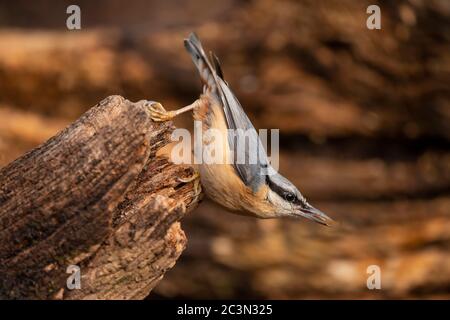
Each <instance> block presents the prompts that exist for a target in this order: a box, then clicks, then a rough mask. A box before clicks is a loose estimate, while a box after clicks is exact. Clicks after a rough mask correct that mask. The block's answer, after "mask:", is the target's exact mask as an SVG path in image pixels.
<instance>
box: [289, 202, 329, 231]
mask: <svg viewBox="0 0 450 320" xmlns="http://www.w3.org/2000/svg"><path fill="white" fill-rule="evenodd" d="M295 213H296V215H300V216H302V217H305V218H307V219H310V220H313V221H315V222H317V223H320V224H322V225H325V226H328V227H330V226H332V225H334V224H335V221H334V220H333V219H331V218H330V217H329V216H327V215H326V214H325V213H323V212H322V211H320V210H319V209H316V208H314V207H313V206H311V205H310V204H308V205H307V206H306V207H301V208H298V209H297V210H296V212H295Z"/></svg>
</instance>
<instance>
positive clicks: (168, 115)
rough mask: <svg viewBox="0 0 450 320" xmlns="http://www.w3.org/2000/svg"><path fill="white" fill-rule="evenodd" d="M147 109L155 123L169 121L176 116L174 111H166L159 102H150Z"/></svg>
mask: <svg viewBox="0 0 450 320" xmlns="http://www.w3.org/2000/svg"><path fill="white" fill-rule="evenodd" d="M148 109H149V111H150V118H152V120H153V121H156V122H164V121H169V120H171V119H173V118H174V117H175V116H176V113H175V112H174V111H167V110H166V109H164V107H163V106H162V105H161V103H159V102H150V103H149V104H148Z"/></svg>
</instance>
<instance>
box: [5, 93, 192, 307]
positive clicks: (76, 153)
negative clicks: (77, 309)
mask: <svg viewBox="0 0 450 320" xmlns="http://www.w3.org/2000/svg"><path fill="white" fill-rule="evenodd" d="M173 128H174V127H173V125H172V123H171V122H166V123H154V122H153V121H152V120H151V119H150V117H149V116H148V113H147V110H146V107H145V101H139V102H137V103H132V102H130V101H128V100H126V99H124V98H123V97H120V96H111V97H108V98H106V99H105V100H103V101H102V102H100V103H99V104H98V105H96V106H95V107H93V108H91V109H90V110H89V111H88V112H86V113H85V114H84V115H83V116H82V117H81V118H80V119H78V120H77V121H76V122H74V123H73V124H71V125H70V126H68V127H67V128H66V129H64V130H63V131H61V132H60V133H59V134H57V135H56V136H54V137H52V138H50V139H49V140H48V141H47V142H45V143H44V144H42V145H41V146H39V147H37V148H36V149H34V150H32V151H30V152H28V153H26V154H25V155H23V156H22V157H20V158H19V159H17V160H15V161H13V162H12V163H10V164H9V165H8V166H6V167H4V168H2V169H1V170H0V298H2V299H142V298H144V297H146V296H147V295H148V294H149V292H150V291H151V290H152V288H153V287H154V286H155V285H156V284H157V283H158V281H159V280H160V279H161V278H162V276H163V275H164V272H165V271H166V270H167V269H169V268H170V267H172V266H173V265H174V264H175V262H176V260H177V258H178V257H179V255H180V254H181V252H182V251H183V249H184V247H185V244H186V237H185V235H184V233H183V231H182V230H181V228H180V224H179V222H178V221H179V220H180V219H181V218H182V217H183V216H184V215H185V214H186V212H188V211H190V210H191V209H193V208H194V207H195V206H196V205H197V203H198V200H197V198H196V197H195V192H196V190H195V188H194V182H189V183H186V182H181V181H180V180H179V179H178V178H180V177H181V178H186V177H189V176H192V174H193V173H194V170H193V168H191V167H189V166H180V165H174V164H172V163H170V162H169V161H168V160H167V159H165V158H162V157H160V156H157V155H156V152H157V151H158V149H160V148H161V147H162V146H164V145H166V144H167V143H168V142H169V135H170V133H171V131H172V130H173ZM69 265H76V266H78V267H79V268H80V274H81V288H80V289H73V290H69V289H68V287H67V279H68V277H69V276H71V274H69V273H67V268H68V266H69Z"/></svg>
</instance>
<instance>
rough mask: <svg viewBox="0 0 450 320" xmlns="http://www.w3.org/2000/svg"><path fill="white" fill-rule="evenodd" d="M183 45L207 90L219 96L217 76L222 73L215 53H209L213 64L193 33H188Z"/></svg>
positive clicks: (220, 75) (221, 75)
mask: <svg viewBox="0 0 450 320" xmlns="http://www.w3.org/2000/svg"><path fill="white" fill-rule="evenodd" d="M184 46H185V48H186V50H187V51H188V52H189V53H190V55H191V58H192V61H193V62H194V64H195V66H196V67H197V70H198V72H199V74H200V78H201V80H202V82H203V84H204V85H205V86H206V87H207V89H208V90H209V91H212V92H215V93H216V94H217V95H218V97H220V96H221V94H219V92H218V90H220V89H219V82H218V79H217V77H220V78H222V77H223V73H222V69H221V68H220V65H219V60H218V58H217V57H216V56H215V55H212V54H211V56H212V57H214V58H213V62H214V66H213V65H212V64H211V62H210V60H209V59H208V58H207V56H206V54H205V51H204V50H203V47H202V44H201V42H200V40H199V39H198V37H197V35H196V34H195V33H191V34H190V35H189V38H188V39H185V40H184Z"/></svg>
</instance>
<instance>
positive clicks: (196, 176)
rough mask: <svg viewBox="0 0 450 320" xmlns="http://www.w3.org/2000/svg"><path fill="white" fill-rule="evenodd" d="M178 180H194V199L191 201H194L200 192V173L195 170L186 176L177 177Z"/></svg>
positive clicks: (185, 181)
mask: <svg viewBox="0 0 450 320" xmlns="http://www.w3.org/2000/svg"><path fill="white" fill-rule="evenodd" d="M177 179H178V181H180V182H184V183H188V182H191V181H194V199H193V200H192V202H196V201H197V199H198V197H199V196H200V194H201V193H202V185H201V183H200V174H199V173H198V172H197V171H196V172H194V174H193V175H192V176H190V177H188V178H177Z"/></svg>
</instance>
